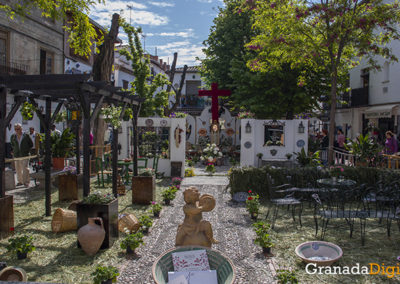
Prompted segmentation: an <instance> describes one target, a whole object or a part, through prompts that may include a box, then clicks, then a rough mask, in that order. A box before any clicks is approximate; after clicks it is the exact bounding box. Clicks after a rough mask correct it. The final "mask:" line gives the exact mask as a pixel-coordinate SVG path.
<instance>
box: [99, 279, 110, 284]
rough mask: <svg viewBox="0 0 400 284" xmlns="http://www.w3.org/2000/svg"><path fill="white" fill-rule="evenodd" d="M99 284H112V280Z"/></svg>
mask: <svg viewBox="0 0 400 284" xmlns="http://www.w3.org/2000/svg"><path fill="white" fill-rule="evenodd" d="M101 284H112V279H108V280H105V281H101Z"/></svg>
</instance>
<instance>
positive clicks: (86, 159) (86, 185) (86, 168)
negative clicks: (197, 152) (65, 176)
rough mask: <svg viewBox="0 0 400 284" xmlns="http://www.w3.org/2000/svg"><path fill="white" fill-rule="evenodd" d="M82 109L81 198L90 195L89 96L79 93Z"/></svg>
mask: <svg viewBox="0 0 400 284" xmlns="http://www.w3.org/2000/svg"><path fill="white" fill-rule="evenodd" d="M80 97H81V104H82V109H83V130H82V132H83V141H82V142H83V143H82V144H83V196H84V197H86V196H88V195H89V194H90V149H89V144H90V143H89V142H90V103H89V96H87V94H84V93H81V96H80Z"/></svg>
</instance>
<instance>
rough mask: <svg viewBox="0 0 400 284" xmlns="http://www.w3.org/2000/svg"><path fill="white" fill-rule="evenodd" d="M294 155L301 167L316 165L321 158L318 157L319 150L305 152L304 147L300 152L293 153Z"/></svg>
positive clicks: (319, 162)
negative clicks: (310, 152) (309, 152)
mask: <svg viewBox="0 0 400 284" xmlns="http://www.w3.org/2000/svg"><path fill="white" fill-rule="evenodd" d="M294 154H295V155H296V160H297V162H298V163H299V164H300V166H302V167H307V166H311V167H316V166H319V165H321V160H320V158H319V151H317V152H315V153H312V154H310V155H309V154H307V153H306V151H305V150H304V148H301V151H300V152H297V153H294Z"/></svg>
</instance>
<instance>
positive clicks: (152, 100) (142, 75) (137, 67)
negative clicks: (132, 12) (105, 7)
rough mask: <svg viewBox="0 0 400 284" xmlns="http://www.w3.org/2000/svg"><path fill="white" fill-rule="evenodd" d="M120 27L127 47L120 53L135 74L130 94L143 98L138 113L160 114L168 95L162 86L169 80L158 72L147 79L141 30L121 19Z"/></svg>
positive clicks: (147, 58) (146, 62) (148, 70)
mask: <svg viewBox="0 0 400 284" xmlns="http://www.w3.org/2000/svg"><path fill="white" fill-rule="evenodd" d="M121 27H122V28H123V29H124V31H125V33H126V34H127V35H128V48H125V49H121V51H120V54H121V55H123V56H125V58H126V59H127V60H128V61H129V62H132V70H133V75H134V76H135V79H134V80H133V82H131V85H132V89H131V90H132V94H134V95H138V96H139V97H140V98H144V99H145V101H144V102H143V103H142V105H141V109H140V115H141V116H144V117H146V116H152V115H154V114H157V115H160V116H162V115H163V114H164V108H165V107H167V106H168V96H169V93H168V92H167V91H166V90H164V89H163V88H164V86H166V85H168V84H170V82H169V81H168V78H167V77H166V76H165V75H164V74H161V73H158V74H157V75H156V76H155V77H154V79H153V80H152V81H151V80H149V79H150V77H151V73H150V67H149V66H150V57H149V56H148V55H144V53H143V49H142V44H141V43H140V39H139V34H140V33H141V32H142V30H141V29H140V28H137V29H136V28H135V27H133V26H131V25H129V24H128V23H126V22H125V21H121ZM150 81H151V82H150Z"/></svg>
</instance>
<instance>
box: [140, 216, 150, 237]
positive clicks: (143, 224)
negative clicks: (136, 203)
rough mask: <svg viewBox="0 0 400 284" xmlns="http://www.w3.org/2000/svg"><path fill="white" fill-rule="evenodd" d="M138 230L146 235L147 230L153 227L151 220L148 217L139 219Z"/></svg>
mask: <svg viewBox="0 0 400 284" xmlns="http://www.w3.org/2000/svg"><path fill="white" fill-rule="evenodd" d="M139 224H140V229H141V230H142V232H143V233H148V232H149V229H150V228H151V226H152V225H153V220H152V219H151V218H150V216H149V215H142V216H140V218H139Z"/></svg>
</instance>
